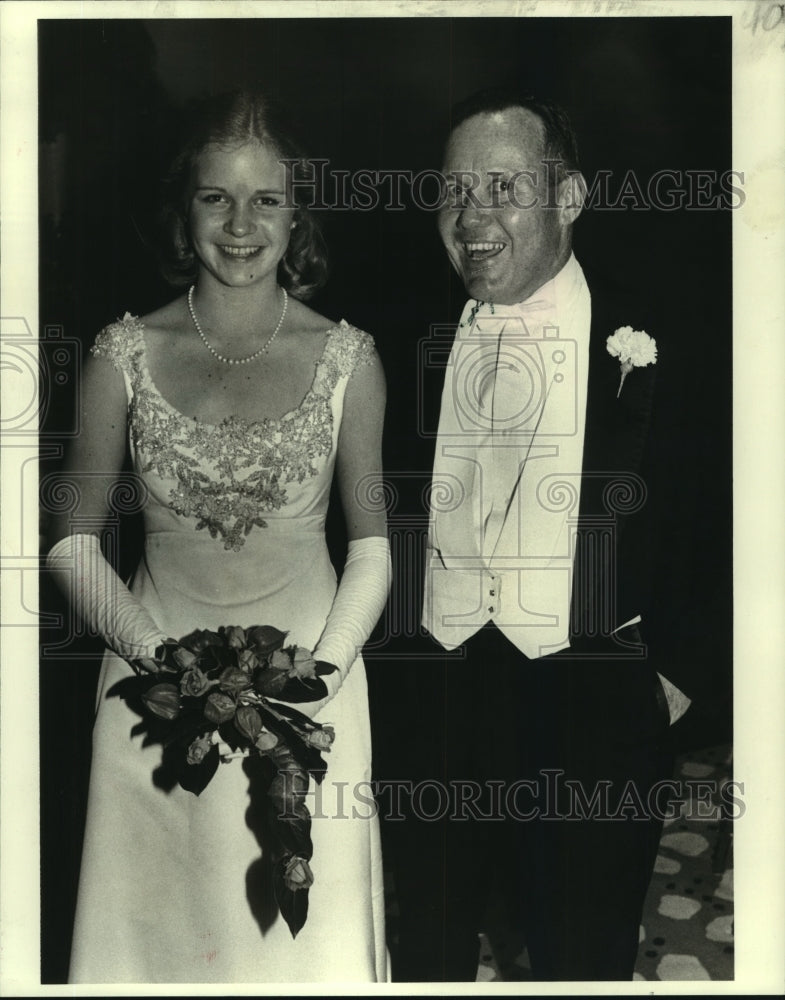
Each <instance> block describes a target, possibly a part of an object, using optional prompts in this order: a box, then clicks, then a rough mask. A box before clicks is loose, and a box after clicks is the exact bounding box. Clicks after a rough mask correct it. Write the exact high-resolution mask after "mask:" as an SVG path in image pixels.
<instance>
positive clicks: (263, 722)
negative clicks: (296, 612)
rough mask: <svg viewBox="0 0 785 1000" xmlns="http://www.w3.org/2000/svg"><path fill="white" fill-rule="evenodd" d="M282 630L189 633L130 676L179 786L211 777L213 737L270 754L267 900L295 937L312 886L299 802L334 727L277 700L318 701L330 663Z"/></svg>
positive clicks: (200, 786) (321, 765) (320, 766)
mask: <svg viewBox="0 0 785 1000" xmlns="http://www.w3.org/2000/svg"><path fill="white" fill-rule="evenodd" d="M286 636H287V633H286V632H281V631H279V630H278V629H276V628H273V627H272V626H270V625H258V626H255V627H253V628H248V629H243V628H239V627H238V626H234V625H230V626H226V627H223V626H222V627H221V628H219V629H218V631H217V632H212V631H209V630H206V629H197V630H196V631H194V632H191V633H190V634H189V635H187V636H184V637H183V638H182V639H180V640H179V641H175V640H167V641H166V642H165V643H163V644H162V645H161V646H159V647H158V649H157V651H156V658H155V660H154V666H155V670H154V671H149V670H146V671H144V672H143V671H142V670H141V669H140V668H139V666H138V665H136V669H137V678H136V680H137V683H138V684H141V691H140V692H137V693H139V694H140V696H141V701H142V704H143V705H144V708H145V709H146V711H147V712H148V713H150V714H151V715H152V716H153V717H154V719H151V722H152V723H153V726H154V728H157V729H158V730H159V734H160V741H161V742H162V743H163V745H164V748H165V752H166V755H167V757H168V758H169V761H170V762H171V763H173V765H174V768H175V772H176V774H177V780H178V781H179V784H180V785H181V786H182V787H183V788H185V789H186V790H188V791H191V792H194V793H195V794H196V795H198V794H199V793H200V792H201V791H203V790H204V788H206V786H207V785H208V783H209V782H210V781H211V779H212V778H213V776H214V775H215V773H216V771H217V769H218V766H219V762H220V755H219V746H218V744H219V743H224V744H227V745H228V746H229V747H231V748H232V750H240V751H247V753H248V754H249V755H250V756H251V758H254V757H265V758H269V760H270V762H271V764H272V765H273V771H274V774H273V776H272V778H271V779H270V781H269V783H268V784H267V802H268V806H269V807H270V810H271V816H272V827H273V830H274V833H275V839H276V842H277V843H276V845H275V849H274V852H273V853H274V858H275V861H274V868H273V885H274V889H275V899H276V902H277V904H278V907H279V909H280V911H281V914H282V915H283V917H284V919H285V920H286V922H287V924H288V926H289V929H290V931H291V933H292V936H293V937H295V936H296V935H297V933H298V931H299V930H300V929H301V928H302V926H303V924H304V923H305V919H306V917H307V914H308V889H309V887H310V886H311V885H312V884H313V874H312V872H311V868H310V865H309V862H310V860H311V857H312V854H313V845H312V843H311V837H310V829H311V817H310V813H309V812H308V809H307V807H306V805H305V802H304V800H305V795H306V793H307V790H308V776H309V775H312V776H313V777H314V779H315V780H316V781H317V782H321V781H322V779H323V778H324V775H325V773H326V771H327V765H326V764H325V762H324V760H323V758H322V756H321V753H322V751H329V750H330V746H331V744H332V742H333V740H334V738H335V732H334V730H333V728H332V727H331V726H329V725H322V724H320V723H318V722H314V721H313V720H312V719H310V718H309V717H308V716H307V715H304V714H303V713H302V712H300V711H298V710H297V709H296V708H293V707H292V706H291V705H290V704H283V702H300V703H302V702H309V701H310V702H312V701H317V700H319V699H321V698H322V697H324V696H325V695H326V693H327V688H326V686H325V684H324V681H323V680H322V679H321V677H322V676H323V675H324V674H327V673H331V672H333V671H334V670H336V669H337V668H336V667H334V666H332V665H331V664H326V663H317V662H316V661H315V660H314V659H313V657H312V655H311V652H310V650H307V649H303V648H302V647H298V646H294V645H291V646H285V645H284V643H285V642H286ZM149 665H150V664H149V661H147V662H146V664H145V666H146V667H149ZM271 699H273V700H271Z"/></svg>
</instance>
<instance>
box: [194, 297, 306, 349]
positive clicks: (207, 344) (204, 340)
mask: <svg viewBox="0 0 785 1000" xmlns="http://www.w3.org/2000/svg"><path fill="white" fill-rule="evenodd" d="M281 291H282V292H283V309H282V310H281V318H280V319H279V320H278V324H277V326H276V327H275V329H274V330H273V334H272V336H271V337H270V339H269V340H268V341H267V343H266V344H264V346H263V347H260V348H259V350H258V351H254V352H253V354H249V355H248V357H247V358H225V357H224V356H223V354H219V353H218V351H216V349H215V348H214V347H213V345H212V344H211V343H210V341H209V340H208V339H207V337H205V335H204V333H203V332H202V328H201V326H199V320H198V319H197V318H196V313H195V312H194V286H193V285H191V287H190V288H189V289H188V312H189V313H190V314H191V319H192V320H193V324H194V327H195V328H196V332H197V333H198V334H199V336H200V337H201V338H202V343H203V344H204V346H205V347H206V348H207V350H208V351H209V352H210V354H212V356H213V357H214V358H217V360H218V361H220V362H222V363H223V364H225V365H247V364H248V362H249V361H254V360H255V359H256V358H258V357H260V356H261V355H262V354H265V353H266V352H267V351H268V350H269V348H270V344H272V342H273V341H274V340H275V338H276V336H277V334H278V331H279V330H280V329H281V324H282V323H283V318H284V316H285V315H286V307H287V306H288V304H289V296H288V295H287V294H286V289H285V288H282V289H281Z"/></svg>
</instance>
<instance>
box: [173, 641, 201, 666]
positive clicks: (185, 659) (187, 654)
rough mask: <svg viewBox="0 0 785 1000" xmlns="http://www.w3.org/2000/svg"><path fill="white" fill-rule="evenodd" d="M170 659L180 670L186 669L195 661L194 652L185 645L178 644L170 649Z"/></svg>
mask: <svg viewBox="0 0 785 1000" xmlns="http://www.w3.org/2000/svg"><path fill="white" fill-rule="evenodd" d="M172 659H173V660H174V662H175V664H176V665H177V667H178V668H179V669H180V670H187V669H188V668H189V667H192V666H193V665H194V663H196V654H195V653H192V652H191V650H190V649H186V648H185V646H178V647H177V649H175V650H173V651H172Z"/></svg>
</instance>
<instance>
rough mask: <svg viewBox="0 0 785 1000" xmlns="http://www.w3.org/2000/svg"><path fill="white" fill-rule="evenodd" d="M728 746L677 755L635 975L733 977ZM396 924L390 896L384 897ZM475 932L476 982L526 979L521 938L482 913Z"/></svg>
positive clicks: (655, 977)
mask: <svg viewBox="0 0 785 1000" xmlns="http://www.w3.org/2000/svg"><path fill="white" fill-rule="evenodd" d="M731 772H732V762H731V753H730V747H729V746H727V745H722V746H716V747H710V748H707V749H701V750H698V751H692V752H690V753H688V754H685V755H683V756H682V757H680V758H679V759H678V760H677V767H676V777H677V778H679V779H681V781H682V789H683V790H684V793H685V794H683V795H682V797H681V800H680V803H679V804H678V806H677V807H676V808H674V813H675V815H674V817H673V818H672V819H669V820H666V823H665V827H664V829H663V834H662V838H661V841H660V850H659V853H658V856H657V862H656V865H655V871H654V876H653V878H652V882H651V886H650V888H649V893H648V896H647V900H646V905H645V907H644V913H643V923H642V924H641V928H640V942H641V943H640V949H639V952H638V962H637V966H636V971H635V975H634V979H637V980H644V981H645V980H648V981H657V980H659V981H666V980H692V981H696V980H732V979H733V957H734V955H733V952H734V949H733V861H732V853H733V851H732V838H731V830H730V823H729V821H728V820H723V819H721V818H720V817H719V816H718V808H717V807H718V804H719V802H720V799H721V792H720V789H721V788H722V784H723V782H726V781H729V780H730V779H731ZM389 910H390V914H389V915H390V918H391V919H390V923H391V925H392V928H393V932H394V927H395V918H396V912H395V899H394V895H391V897H390V906H389ZM487 931H488V932H487V934H483V935H481V939H480V964H479V967H478V970H477V982H522V981H526V980H529V979H531V972H530V970H529V965H528V959H527V956H526V949H525V942H524V941H523V940H521V939H520V938H517V937H516V935H515V934H514V933H513V932H511V930H510V928H509V927H506V926H505V925H504V924H503V922H502V921H501V920H499V919H497V917H496V915H495V913H494V911H493V909H491V911H490V912H489V918H488V928H487Z"/></svg>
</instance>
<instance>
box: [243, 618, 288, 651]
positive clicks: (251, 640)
mask: <svg viewBox="0 0 785 1000" xmlns="http://www.w3.org/2000/svg"><path fill="white" fill-rule="evenodd" d="M287 635H288V633H287V632H281V631H280V629H277V628H273V627H272V625H257V626H256V627H255V628H249V629H248V631H247V632H246V634H245V640H246V642H247V643H248V645H249V646H250V647H251V648H252V649H253V651H254V652H255V653H256V655H257V656H258V657H259V658H260V659H264V657H265V656H269V655H270V653H272V652H274V651H275V650H276V649H280V648H281V646H283V644H284V642H285V641H286V636H287Z"/></svg>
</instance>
